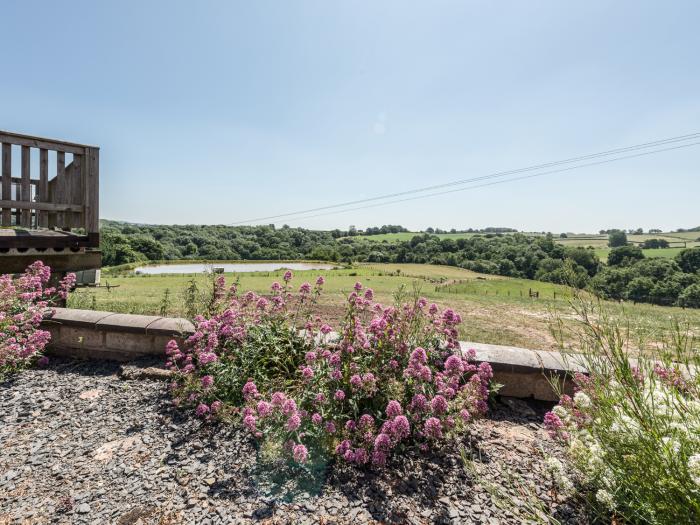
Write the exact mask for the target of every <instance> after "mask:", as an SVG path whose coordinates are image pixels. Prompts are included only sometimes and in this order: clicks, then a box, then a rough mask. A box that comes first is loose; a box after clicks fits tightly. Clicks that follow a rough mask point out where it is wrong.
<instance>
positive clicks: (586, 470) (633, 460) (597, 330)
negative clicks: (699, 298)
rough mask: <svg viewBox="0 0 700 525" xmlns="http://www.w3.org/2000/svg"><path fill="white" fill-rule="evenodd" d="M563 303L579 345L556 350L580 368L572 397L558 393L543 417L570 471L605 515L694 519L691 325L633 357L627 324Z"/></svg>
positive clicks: (587, 306) (595, 307)
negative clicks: (582, 370) (573, 315)
mask: <svg viewBox="0 0 700 525" xmlns="http://www.w3.org/2000/svg"><path fill="white" fill-rule="evenodd" d="M572 307H573V308H574V311H575V312H576V314H577V318H578V323H577V325H576V326H575V327H574V336H575V337H576V338H577V340H578V345H577V352H580V353H577V354H575V355H574V354H566V353H565V355H566V356H567V359H569V360H575V361H576V362H577V363H578V364H582V365H583V366H584V367H585V368H586V369H587V370H588V374H587V375H585V376H584V375H578V376H577V377H576V380H575V383H576V393H575V395H574V396H573V397H569V396H567V395H563V396H562V397H561V399H560V402H559V404H558V405H557V406H556V407H554V409H553V410H552V412H550V413H548V414H547V416H546V418H545V424H546V425H547V427H548V429H549V431H550V433H551V435H552V436H553V437H555V438H556V439H559V440H561V442H562V443H563V444H564V445H565V447H566V450H567V454H568V459H569V462H570V467H571V471H570V474H571V478H572V479H573V480H575V481H576V482H577V484H578V487H579V489H580V490H581V492H583V494H584V495H585V496H586V497H587V501H588V504H589V505H590V508H591V509H592V511H593V513H594V514H596V515H598V516H599V517H603V518H604V519H605V520H606V521H608V522H609V521H610V520H611V519H612V520H614V521H622V522H627V523H653V524H669V525H671V524H674V525H675V524H686V523H687V524H692V523H700V377H699V376H698V373H697V372H698V370H699V368H698V365H700V357H699V355H698V353H697V350H696V349H695V340H694V336H693V333H692V332H691V331H690V330H689V327H688V326H684V325H681V324H679V323H672V324H671V325H670V326H669V329H668V330H667V331H666V332H665V336H664V337H663V338H661V339H659V340H657V341H656V343H655V344H654V345H645V348H646V352H645V354H644V355H642V356H637V355H636V354H635V353H633V349H635V348H638V342H635V341H634V339H635V337H636V336H635V334H634V330H633V329H632V327H631V325H630V323H626V322H625V321H624V320H622V319H620V318H611V317H610V316H609V315H608V313H606V309H605V308H602V307H601V306H600V304H599V303H596V302H594V301H590V300H586V299H583V298H581V297H578V298H577V299H576V300H575V301H573V302H572ZM558 326H560V324H559V325H558ZM569 330H571V327H570V326H569ZM555 333H557V334H558V335H560V334H561V332H560V331H558V330H555ZM562 347H564V345H562Z"/></svg>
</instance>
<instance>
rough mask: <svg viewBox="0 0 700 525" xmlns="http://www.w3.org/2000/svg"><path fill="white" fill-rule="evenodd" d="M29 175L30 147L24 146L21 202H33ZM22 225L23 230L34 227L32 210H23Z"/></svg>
mask: <svg viewBox="0 0 700 525" xmlns="http://www.w3.org/2000/svg"><path fill="white" fill-rule="evenodd" d="M29 177H30V173H29V146H22V182H21V188H22V197H21V200H23V201H26V202H29V201H31V200H32V187H31V184H30V178H29ZM21 223H22V227H23V228H31V226H32V210H22V214H21Z"/></svg>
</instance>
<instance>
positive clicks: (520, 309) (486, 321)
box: [68, 261, 700, 350]
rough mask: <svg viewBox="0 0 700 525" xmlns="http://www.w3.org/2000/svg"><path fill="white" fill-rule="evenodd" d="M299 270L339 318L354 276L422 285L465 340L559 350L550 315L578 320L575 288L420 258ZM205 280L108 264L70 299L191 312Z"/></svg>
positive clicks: (367, 281) (654, 337) (693, 316)
mask: <svg viewBox="0 0 700 525" xmlns="http://www.w3.org/2000/svg"><path fill="white" fill-rule="evenodd" d="M220 262H221V261H220ZM239 262H240V261H239ZM283 273H284V272H283V271H275V272H250V273H238V274H232V273H228V274H225V275H226V280H227V282H228V283H231V282H233V281H235V280H238V281H239V290H254V291H256V292H258V293H265V292H267V291H268V290H269V286H270V284H271V283H272V282H273V281H275V280H277V281H281V279H282V274H283ZM294 273H295V277H294V281H293V283H294V284H295V285H296V286H298V285H300V284H301V283H302V282H304V281H309V282H313V281H314V280H315V278H316V277H317V276H319V275H323V276H324V277H325V278H326V285H325V286H324V294H323V296H322V298H321V301H320V303H319V309H320V310H321V311H323V313H324V315H326V316H328V317H330V318H331V319H334V320H335V321H336V322H337V321H338V320H339V319H340V317H341V316H342V313H343V307H344V301H345V297H346V296H347V294H348V293H349V292H350V291H351V290H352V286H353V285H354V284H355V282H356V281H361V282H362V283H363V284H364V285H365V286H367V287H370V288H372V289H373V290H374V292H375V296H376V300H378V301H380V302H382V303H390V302H391V301H392V298H393V294H394V292H396V290H398V289H399V288H401V287H402V286H403V287H404V288H405V289H406V290H409V291H410V290H413V289H419V290H420V293H421V295H423V296H425V297H427V298H428V299H429V300H430V301H433V302H436V303H438V304H439V305H440V306H442V307H450V308H453V309H454V310H455V311H457V312H458V313H460V314H461V315H462V317H463V319H464V322H463V324H462V328H461V334H460V335H461V338H462V339H464V340H468V341H475V342H483V343H493V344H502V345H512V346H522V347H526V348H533V349H543V350H554V349H556V348H557V342H556V340H555V338H554V337H553V336H552V334H551V332H550V326H551V322H552V319H553V316H559V317H561V318H562V319H563V321H564V326H565V328H566V326H567V325H568V326H571V325H572V323H575V322H576V321H575V320H574V318H573V315H572V310H571V306H570V303H569V301H570V298H571V292H570V290H569V289H568V288H567V287H565V286H560V285H555V284H551V283H544V282H540V281H531V280H527V279H513V278H508V277H501V276H495V275H483V274H478V273H475V272H471V271H469V270H464V269H461V268H455V267H449V266H436V265H423V264H373V263H368V264H361V265H357V266H355V267H352V268H340V269H335V270H309V271H297V272H294ZM207 279H208V278H207V277H206V276H205V275H204V274H189V275H183V274H175V275H135V274H134V273H133V272H128V271H126V272H124V271H122V272H118V273H115V274H112V275H110V271H109V270H105V271H104V272H103V276H102V287H99V288H84V289H80V290H78V291H76V292H74V293H72V294H71V296H70V298H69V301H68V305H69V306H71V307H74V308H88V309H99V310H110V311H116V312H124V313H139V314H153V315H159V314H166V315H172V316H183V315H185V312H186V308H185V302H184V291H185V289H186V288H187V286H188V285H189V284H190V282H191V281H192V280H194V281H195V282H196V283H197V284H198V286H199V287H200V288H201V287H206V286H207V282H208V281H207ZM105 285H109V286H110V288H107V287H106V286H105ZM112 286H113V287H112ZM166 290H167V292H166ZM531 290H532V291H533V292H539V297H538V298H531V297H530V293H529V292H530V291H531ZM604 306H605V308H606V310H608V311H609V312H610V313H611V314H612V315H613V316H615V317H620V316H623V315H624V317H625V318H626V319H627V320H628V321H629V323H630V327H631V328H633V333H635V334H638V336H639V338H640V339H641V338H648V339H649V341H651V343H654V342H658V341H659V340H660V339H661V338H663V337H664V336H665V334H667V332H668V330H669V327H670V323H672V322H678V323H680V324H681V325H687V326H688V327H690V330H691V331H692V333H693V334H695V336H696V337H698V338H700V310H691V309H688V310H684V309H681V308H675V307H660V306H652V305H647V304H638V305H633V304H631V303H625V304H618V303H613V302H606V303H604ZM640 345H641V343H640ZM699 350H700V349H699Z"/></svg>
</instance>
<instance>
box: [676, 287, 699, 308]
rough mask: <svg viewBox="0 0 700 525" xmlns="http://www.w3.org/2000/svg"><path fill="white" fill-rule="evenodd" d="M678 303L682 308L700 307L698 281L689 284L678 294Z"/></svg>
mask: <svg viewBox="0 0 700 525" xmlns="http://www.w3.org/2000/svg"><path fill="white" fill-rule="evenodd" d="M678 305H679V306H682V307H684V308H700V283H696V284H691V285H690V286H688V287H687V288H686V289H685V290H683V291H682V292H681V294H680V295H679V296H678Z"/></svg>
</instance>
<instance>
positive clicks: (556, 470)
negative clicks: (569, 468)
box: [545, 456, 574, 495]
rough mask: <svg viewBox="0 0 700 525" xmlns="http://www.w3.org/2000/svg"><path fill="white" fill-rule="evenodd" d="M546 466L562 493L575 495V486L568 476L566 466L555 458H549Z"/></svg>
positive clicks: (546, 460)
mask: <svg viewBox="0 0 700 525" xmlns="http://www.w3.org/2000/svg"><path fill="white" fill-rule="evenodd" d="M545 465H546V468H547V471H548V472H549V473H550V474H551V475H552V478H553V479H554V483H555V484H556V485H557V487H558V488H559V490H560V491H561V493H562V494H564V495H569V494H573V492H574V484H573V482H572V481H571V480H570V479H569V477H568V476H567V475H566V472H565V471H564V464H563V463H562V462H561V461H559V460H558V459H557V458H555V457H553V456H547V458H546V459H545Z"/></svg>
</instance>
